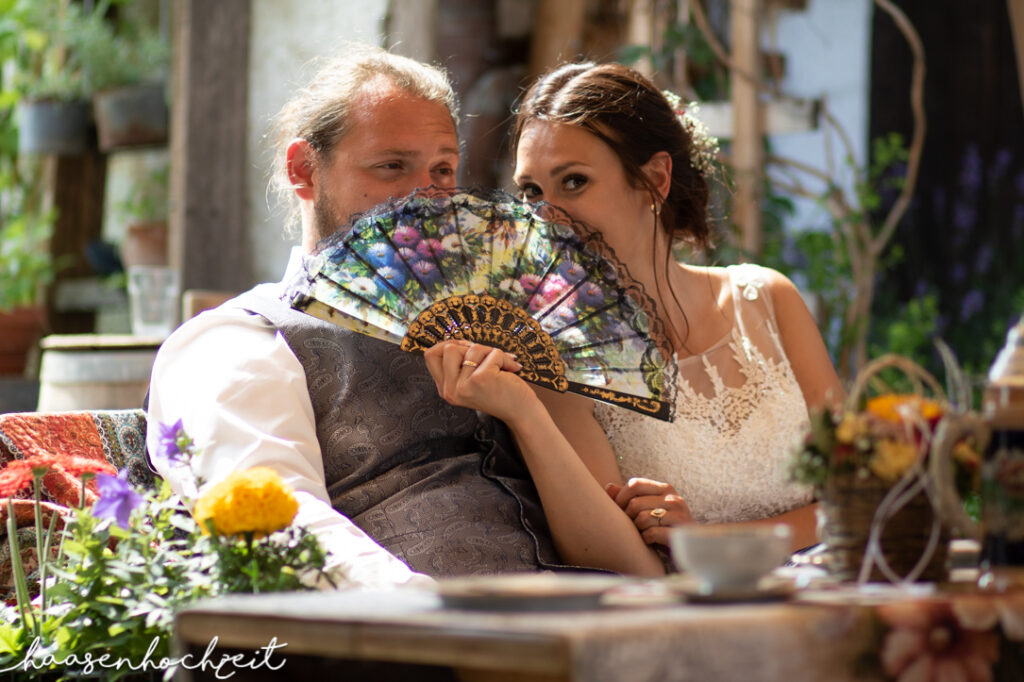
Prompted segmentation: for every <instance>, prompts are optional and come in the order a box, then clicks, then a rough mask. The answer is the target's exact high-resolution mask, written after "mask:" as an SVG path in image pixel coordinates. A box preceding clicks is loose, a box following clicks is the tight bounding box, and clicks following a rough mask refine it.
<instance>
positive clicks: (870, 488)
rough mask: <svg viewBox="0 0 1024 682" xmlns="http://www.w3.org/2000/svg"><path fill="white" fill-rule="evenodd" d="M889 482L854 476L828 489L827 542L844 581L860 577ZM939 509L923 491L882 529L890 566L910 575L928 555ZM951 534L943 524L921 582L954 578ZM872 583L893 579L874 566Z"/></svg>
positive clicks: (832, 568)
mask: <svg viewBox="0 0 1024 682" xmlns="http://www.w3.org/2000/svg"><path fill="white" fill-rule="evenodd" d="M888 492H889V486H888V485H887V484H885V483H884V482H883V481H880V480H878V479H876V478H866V479H859V478H858V477H857V476H855V475H852V474H849V475H842V476H835V477H833V478H831V479H830V480H829V481H828V483H827V484H826V485H825V489H824V490H823V491H822V498H821V509H822V512H823V514H824V525H823V527H822V542H824V543H825V545H826V547H827V548H828V563H827V566H828V571H829V573H830V574H831V575H832V576H834V577H836V578H838V579H839V580H842V581H855V580H857V579H858V576H859V574H860V570H861V564H862V563H863V561H864V554H865V552H866V551H867V545H868V537H869V535H870V533H871V522H872V520H873V519H874V516H875V512H876V511H877V510H878V506H879V504H881V502H882V499H883V498H884V497H885V495H886V493H888ZM934 520H935V512H934V510H933V509H932V506H931V504H930V503H929V501H928V497H927V496H926V495H925V494H924V493H923V492H922V493H918V494H917V495H915V496H914V497H913V498H912V499H911V500H909V501H908V502H907V504H906V505H904V506H903V507H901V508H900V509H899V510H898V511H897V512H896V513H895V514H894V515H893V517H892V518H891V519H889V520H888V522H887V523H886V524H885V526H884V527H883V528H882V535H881V541H880V544H881V550H882V555H883V556H884V557H885V561H886V563H887V564H889V567H890V568H891V569H892V570H893V571H894V572H895V573H896V574H897V575H899V576H900V577H906V576H908V575H909V574H910V572H911V571H912V570H913V569H914V567H915V566H916V565H917V562H918V561H919V560H920V559H921V557H922V556H923V555H924V553H925V551H926V550H927V547H928V542H929V539H930V536H931V533H932V524H933V522H934ZM948 547H949V532H948V530H947V529H946V528H945V527H944V526H943V527H942V529H941V531H940V533H939V541H938V545H936V547H935V549H934V553H933V554H932V556H931V558H930V559H929V561H928V563H927V565H926V566H925V568H924V570H923V571H922V572H921V574H920V575H919V576H918V578H917V580H922V581H930V582H941V581H944V580H946V578H947V576H948V572H949V571H948V568H947V554H948ZM868 580H870V581H887V580H888V578H887V577H886V576H885V575H884V574H883V573H882V572H881V571H880V570H879V568H878V567H877V566H875V567H873V568H872V570H871V574H870V576H869V577H868Z"/></svg>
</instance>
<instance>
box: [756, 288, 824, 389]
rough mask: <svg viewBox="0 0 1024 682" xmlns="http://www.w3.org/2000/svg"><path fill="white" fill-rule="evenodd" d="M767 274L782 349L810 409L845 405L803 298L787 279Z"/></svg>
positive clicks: (812, 318) (816, 327) (821, 340)
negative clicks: (829, 405)
mask: <svg viewBox="0 0 1024 682" xmlns="http://www.w3.org/2000/svg"><path fill="white" fill-rule="evenodd" d="M763 270H764V272H765V278H766V280H767V282H766V283H767V285H768V288H769V293H770V295H771V299H772V301H773V303H774V306H775V320H776V323H777V324H778V327H779V336H780V338H781V341H782V348H783V350H784V351H785V353H786V357H787V358H788V359H789V366H790V367H792V368H793V374H794V375H795V376H796V380H797V383H799V384H800V390H801V391H803V394H804V401H805V402H806V403H807V407H808V408H812V409H813V408H815V407H820V406H822V405H825V404H831V403H834V402H836V401H841V400H842V399H843V387H842V384H841V383H840V382H839V376H838V375H837V374H836V370H835V367H833V366H832V359H831V358H830V357H829V355H828V350H827V349H826V348H825V341H824V340H823V339H822V338H821V332H820V331H818V325H817V324H816V323H815V321H814V317H813V316H812V315H811V311H810V310H808V309H807V304H806V303H804V298H803V296H801V295H800V292H799V290H797V288H796V286H795V285H794V284H793V282H791V281H790V280H789V278H788V277H786V276H785V275H783V274H781V273H779V272H776V271H775V270H771V269H769V268H764V269H763Z"/></svg>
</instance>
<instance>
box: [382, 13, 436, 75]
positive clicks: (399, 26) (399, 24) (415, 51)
mask: <svg viewBox="0 0 1024 682" xmlns="http://www.w3.org/2000/svg"><path fill="white" fill-rule="evenodd" d="M437 15H438V0H391V2H390V3H389V7H388V15H387V18H386V20H385V21H386V22H387V27H388V28H387V34H386V36H385V37H386V38H387V41H388V43H387V47H388V49H390V50H392V51H394V52H395V53H396V54H400V55H404V56H406V57H410V58H412V59H418V60H419V61H421V62H433V61H434V59H435V58H436V57H437V50H436V49H435V47H434V45H435V41H436V40H437Z"/></svg>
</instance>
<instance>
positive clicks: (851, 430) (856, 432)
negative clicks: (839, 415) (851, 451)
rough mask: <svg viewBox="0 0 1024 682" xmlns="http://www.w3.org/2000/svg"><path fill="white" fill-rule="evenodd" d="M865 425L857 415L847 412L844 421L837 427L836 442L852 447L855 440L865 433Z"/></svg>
mask: <svg viewBox="0 0 1024 682" xmlns="http://www.w3.org/2000/svg"><path fill="white" fill-rule="evenodd" d="M865 426H866V425H865V424H864V421H863V420H862V419H859V418H858V417H857V415H855V414H852V413H850V412H847V413H846V414H844V415H843V420H842V421H841V422H839V424H838V425H837V426H836V440H838V441H839V442H840V443H845V444H846V445H851V444H852V443H853V441H854V440H856V439H857V438H858V437H859V436H863V435H864V433H865V430H866V429H865Z"/></svg>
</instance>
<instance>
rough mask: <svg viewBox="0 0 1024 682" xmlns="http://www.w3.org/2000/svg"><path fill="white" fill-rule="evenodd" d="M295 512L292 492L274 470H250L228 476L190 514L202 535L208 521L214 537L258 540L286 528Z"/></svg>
mask: <svg viewBox="0 0 1024 682" xmlns="http://www.w3.org/2000/svg"><path fill="white" fill-rule="evenodd" d="M298 509H299V503H298V501H297V500H296V499H295V493H294V491H293V490H292V488H291V487H290V486H288V485H285V483H284V481H282V480H281V477H280V476H279V475H278V474H277V472H276V471H274V470H273V469H270V468H267V467H253V468H252V469H246V470H245V471H236V472H234V473H232V474H231V475H229V476H228V477H227V478H225V479H224V480H223V481H221V482H220V483H218V484H217V485H215V486H213V487H212V488H210V489H209V490H207V491H206V492H205V493H203V494H202V496H201V497H200V498H199V500H198V501H197V502H196V507H195V511H194V512H193V513H194V516H195V519H196V522H197V523H198V524H199V526H200V528H202V529H203V532H209V530H208V529H207V526H206V521H207V519H212V520H213V527H214V531H215V532H216V533H217V534H218V535H240V534H242V533H253V534H254V535H255V536H256V537H262V536H263V535H265V534H268V533H273V532H274V531H278V530H281V529H282V528H286V527H287V526H288V525H289V524H291V522H292V519H294V518H295V513H296V512H297V511H298Z"/></svg>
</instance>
